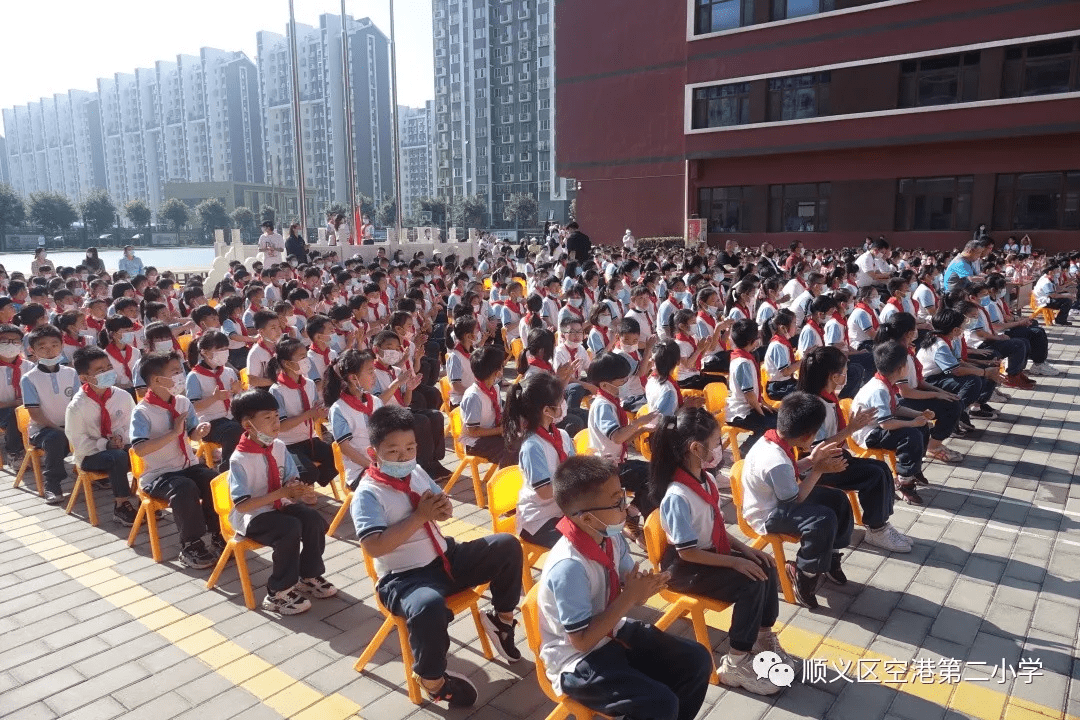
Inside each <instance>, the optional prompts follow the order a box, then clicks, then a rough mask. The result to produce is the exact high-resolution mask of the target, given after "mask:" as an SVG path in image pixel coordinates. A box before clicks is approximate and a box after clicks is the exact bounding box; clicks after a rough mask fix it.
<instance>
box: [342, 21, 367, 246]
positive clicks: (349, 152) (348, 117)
mask: <svg viewBox="0 0 1080 720" xmlns="http://www.w3.org/2000/svg"><path fill="white" fill-rule="evenodd" d="M341 78H342V84H343V87H344V91H345V160H346V163H347V164H348V172H347V176H348V179H349V222H350V223H352V225H353V237H354V238H356V244H357V245H360V244H362V243H363V242H364V239H363V238H362V237H360V223H359V222H358V218H359V216H360V215H361V213H358V212H357V208H356V148H355V146H354V144H353V127H354V126H353V102H352V101H353V97H352V79H351V77H350V73H349V30H348V27H347V24H346V20H345V0H341Z"/></svg>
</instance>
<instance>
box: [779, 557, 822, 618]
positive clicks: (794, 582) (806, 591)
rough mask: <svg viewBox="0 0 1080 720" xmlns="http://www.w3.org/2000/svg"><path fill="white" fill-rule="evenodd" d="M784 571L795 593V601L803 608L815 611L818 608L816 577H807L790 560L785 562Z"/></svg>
mask: <svg viewBox="0 0 1080 720" xmlns="http://www.w3.org/2000/svg"><path fill="white" fill-rule="evenodd" d="M786 570H787V574H788V578H790V579H791V587H792V589H793V590H794V591H795V600H796V601H797V602H798V603H799V604H800V605H802V606H803V607H805V608H809V609H811V610H817V609H818V607H820V605H819V604H818V599H817V586H818V580H819V578H818V576H817V575H807V574H806V573H804V572H802V571H801V570H799V568H797V567H796V566H795V563H793V562H792V561H790V560H788V561H787V566H786Z"/></svg>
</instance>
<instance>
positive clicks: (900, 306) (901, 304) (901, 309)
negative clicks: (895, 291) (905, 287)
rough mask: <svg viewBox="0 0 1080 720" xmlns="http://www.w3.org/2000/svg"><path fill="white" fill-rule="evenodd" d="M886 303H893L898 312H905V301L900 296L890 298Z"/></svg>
mask: <svg viewBox="0 0 1080 720" xmlns="http://www.w3.org/2000/svg"><path fill="white" fill-rule="evenodd" d="M886 305H892V306H893V307H894V308H896V310H897V312H905V310H904V301H903V300H901V299H900V298H898V297H891V298H889V302H887V303H886Z"/></svg>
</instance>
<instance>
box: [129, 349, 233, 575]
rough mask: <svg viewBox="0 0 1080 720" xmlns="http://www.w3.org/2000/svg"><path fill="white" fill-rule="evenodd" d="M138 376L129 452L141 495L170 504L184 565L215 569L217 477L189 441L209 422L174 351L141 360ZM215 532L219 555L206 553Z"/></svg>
mask: <svg viewBox="0 0 1080 720" xmlns="http://www.w3.org/2000/svg"><path fill="white" fill-rule="evenodd" d="M139 375H141V376H142V378H143V379H144V380H145V381H146V387H147V391H146V396H145V397H143V399H142V400H141V401H140V402H139V404H138V405H136V406H135V410H134V412H133V413H132V415H131V449H132V451H133V452H134V453H135V454H136V455H138V456H139V457H140V458H142V461H143V465H144V466H145V470H144V471H143V474H142V476H141V477H140V478H139V485H140V487H142V489H143V492H145V493H146V494H147V495H149V496H150V497H153V498H157V499H159V500H167V501H168V503H169V507H171V508H172V511H173V520H174V521H175V522H176V526H177V529H178V530H179V535H180V563H181V564H183V565H186V566H187V567H189V568H193V569H195V570H203V569H205V568H209V567H212V566H213V565H214V563H215V562H217V555H219V554H220V553H221V551H222V550H224V549H225V539H224V538H223V537H222V536H221V531H220V525H219V523H218V517H217V513H216V512H214V499H213V495H212V493H211V492H210V481H211V480H213V479H214V477H215V475H216V473H215V472H214V471H213V470H211V469H210V468H208V467H206V466H205V465H203V464H202V463H199V462H197V458H196V457H195V452H194V451H193V450H192V449H191V445H190V443H188V439H189V438H190V439H191V440H196V441H199V440H202V439H203V438H204V437H206V434H207V433H208V432H210V423H206V422H204V423H199V422H198V420H197V419H196V417H195V408H194V407H193V406H192V404H191V401H190V400H188V399H187V398H186V397H184V396H183V395H182V394H181V393H183V392H184V386H185V379H184V371H183V366H182V365H181V364H180V358H179V357H178V356H177V355H176V354H174V353H159V352H154V353H149V354H147V355H145V356H143V359H142V363H141V364H140V365H139ZM207 530H209V531H210V533H211V545H212V547H213V550H214V551H215V552H211V551H210V550H207V548H206V545H205V544H204V543H203V540H202V538H203V535H205V534H206V532H207Z"/></svg>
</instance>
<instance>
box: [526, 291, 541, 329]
mask: <svg viewBox="0 0 1080 720" xmlns="http://www.w3.org/2000/svg"><path fill="white" fill-rule="evenodd" d="M525 307H526V308H527V309H528V311H529V312H528V313H526V315H529V314H531V315H532V318H530V319H529V325H528V326H529V329H530V330H532V329H533V328H542V327H544V321H543V320H541V319H540V311H541V310H543V308H544V298H542V297H541V296H540V295H538V294H537V293H533V294H532V295H530V296H529V297H528V298H526V300H525Z"/></svg>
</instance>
